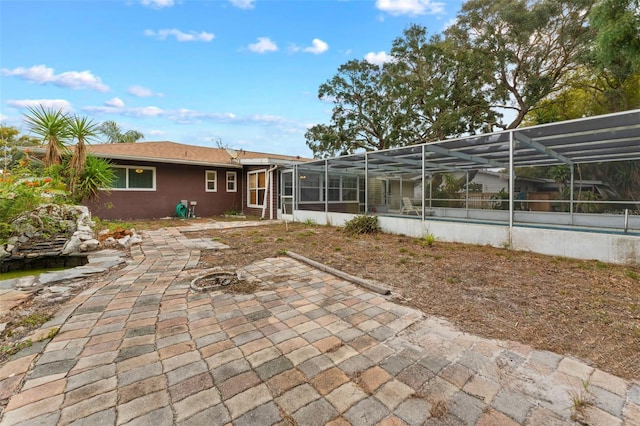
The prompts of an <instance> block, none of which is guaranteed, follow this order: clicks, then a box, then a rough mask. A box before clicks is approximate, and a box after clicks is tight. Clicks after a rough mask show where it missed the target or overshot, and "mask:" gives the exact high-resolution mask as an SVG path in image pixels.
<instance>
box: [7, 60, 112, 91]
mask: <svg viewBox="0 0 640 426" xmlns="http://www.w3.org/2000/svg"><path fill="white" fill-rule="evenodd" d="M2 75H6V76H15V77H18V78H21V79H23V80H27V81H31V82H34V83H38V84H47V83H50V84H53V85H54V86H59V87H68V88H70V89H93V90H98V91H100V92H108V91H109V86H107V85H106V84H103V83H102V80H101V79H100V77H96V76H95V75H93V74H92V73H91V71H67V72H63V73H62V74H55V72H54V69H53V68H50V67H47V66H45V65H35V66H33V67H31V68H23V67H18V68H14V69H12V70H9V69H6V68H2Z"/></svg>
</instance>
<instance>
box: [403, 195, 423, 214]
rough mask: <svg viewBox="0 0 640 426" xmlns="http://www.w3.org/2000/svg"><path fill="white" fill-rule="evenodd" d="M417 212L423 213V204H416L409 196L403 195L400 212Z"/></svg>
mask: <svg viewBox="0 0 640 426" xmlns="http://www.w3.org/2000/svg"><path fill="white" fill-rule="evenodd" d="M411 212H415V214H417V215H418V216H421V215H422V206H414V205H413V203H412V202H411V199H410V198H409V197H402V209H400V214H410V213H411Z"/></svg>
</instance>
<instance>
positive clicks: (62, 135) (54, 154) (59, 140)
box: [25, 105, 69, 167]
mask: <svg viewBox="0 0 640 426" xmlns="http://www.w3.org/2000/svg"><path fill="white" fill-rule="evenodd" d="M27 110H28V111H29V114H26V115H25V122H26V123H27V126H28V128H29V130H30V131H31V132H33V133H35V134H36V135H38V136H39V137H41V138H42V143H43V144H44V145H45V146H46V148H45V154H44V158H43V160H42V162H43V164H44V166H45V167H50V166H53V165H54V164H60V162H61V161H62V155H63V154H64V152H65V151H66V146H65V142H66V140H67V138H68V137H69V126H68V117H67V115H66V114H65V113H64V112H62V109H58V110H53V109H50V108H44V107H43V106H42V105H40V106H39V107H28V108H27Z"/></svg>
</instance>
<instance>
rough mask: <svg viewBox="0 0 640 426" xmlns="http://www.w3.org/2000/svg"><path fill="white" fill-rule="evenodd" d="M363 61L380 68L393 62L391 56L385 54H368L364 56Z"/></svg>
mask: <svg viewBox="0 0 640 426" xmlns="http://www.w3.org/2000/svg"><path fill="white" fill-rule="evenodd" d="M364 60H365V61H367V62H369V63H370V64H374V65H378V66H382V65H384V64H386V63H387V62H393V60H394V58H393V56H391V55H388V54H387V52H384V51H382V52H378V53H375V52H369V53H367V54H366V55H364Z"/></svg>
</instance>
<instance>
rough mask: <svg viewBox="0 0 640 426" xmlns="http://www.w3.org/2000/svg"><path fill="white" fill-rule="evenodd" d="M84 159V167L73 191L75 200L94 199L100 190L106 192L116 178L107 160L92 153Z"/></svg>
mask: <svg viewBox="0 0 640 426" xmlns="http://www.w3.org/2000/svg"><path fill="white" fill-rule="evenodd" d="M86 160H87V162H86V167H85V168H84V171H83V173H82V176H80V178H79V180H78V184H77V186H76V191H75V193H74V199H75V201H77V202H81V201H82V200H84V199H87V200H95V199H96V198H98V196H99V195H100V192H101V191H105V192H106V193H108V192H109V188H110V187H111V185H113V182H114V181H115V178H116V175H115V172H114V171H113V168H112V167H111V163H110V162H109V161H108V160H105V159H103V158H97V157H94V156H92V155H87V157H86Z"/></svg>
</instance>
